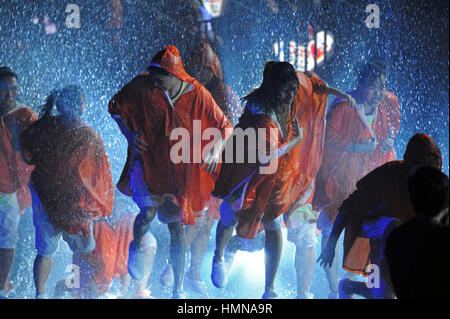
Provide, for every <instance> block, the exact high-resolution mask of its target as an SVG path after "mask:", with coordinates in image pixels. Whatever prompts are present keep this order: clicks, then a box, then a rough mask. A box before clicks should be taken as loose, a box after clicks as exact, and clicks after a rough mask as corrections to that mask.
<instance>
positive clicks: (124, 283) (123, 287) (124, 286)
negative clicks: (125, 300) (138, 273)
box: [119, 274, 131, 297]
mask: <svg viewBox="0 0 450 319" xmlns="http://www.w3.org/2000/svg"><path fill="white" fill-rule="evenodd" d="M130 282H131V276H130V274H123V275H122V276H120V277H119V283H120V285H119V287H120V288H119V291H120V296H121V297H126V295H127V292H128V287H129V286H130Z"/></svg>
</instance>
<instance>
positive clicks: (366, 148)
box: [354, 137, 377, 153]
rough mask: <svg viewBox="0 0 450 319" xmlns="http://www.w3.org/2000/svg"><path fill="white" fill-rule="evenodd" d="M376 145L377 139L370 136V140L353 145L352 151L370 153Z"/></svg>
mask: <svg viewBox="0 0 450 319" xmlns="http://www.w3.org/2000/svg"><path fill="white" fill-rule="evenodd" d="M376 147H377V139H376V138H375V137H372V138H371V139H370V140H368V141H365V142H364V143H359V144H355V145H354V152H356V153H372V152H373V151H375V149H376Z"/></svg>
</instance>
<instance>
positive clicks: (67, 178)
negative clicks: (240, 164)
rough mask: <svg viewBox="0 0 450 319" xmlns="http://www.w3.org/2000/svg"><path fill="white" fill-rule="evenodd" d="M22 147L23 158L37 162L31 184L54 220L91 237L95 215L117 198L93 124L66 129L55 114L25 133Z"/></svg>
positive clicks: (105, 211) (106, 210)
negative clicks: (90, 225) (91, 125)
mask: <svg viewBox="0 0 450 319" xmlns="http://www.w3.org/2000/svg"><path fill="white" fill-rule="evenodd" d="M82 125H83V124H82ZM22 145H23V151H24V153H25V154H26V157H25V158H29V159H30V161H31V162H32V163H33V164H34V165H35V169H34V171H33V173H32V175H31V185H32V186H33V188H34V189H35V190H36V192H37V194H38V196H39V199H40V200H41V202H42V204H43V206H44V210H45V212H46V213H47V215H48V217H49V219H50V221H51V222H52V223H53V224H54V225H55V226H57V227H58V228H60V229H62V230H64V231H67V232H69V233H72V234H76V235H83V236H86V237H88V236H89V224H90V222H91V218H100V217H105V216H109V215H110V214H111V211H112V208H113V202H114V184H113V182H112V176H111V167H110V164H109V161H108V157H107V155H106V153H105V149H104V146H103V142H102V140H101V137H100V135H99V134H98V133H97V132H95V131H94V129H92V128H91V127H89V126H81V127H74V128H66V127H64V126H62V125H61V124H60V120H59V119H58V118H55V117H52V118H50V119H48V120H45V121H44V122H40V123H39V122H38V123H36V125H33V126H31V127H30V128H29V129H28V130H27V131H25V132H24V133H23V134H22Z"/></svg>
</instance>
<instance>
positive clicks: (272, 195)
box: [213, 73, 326, 238]
mask: <svg viewBox="0 0 450 319" xmlns="http://www.w3.org/2000/svg"><path fill="white" fill-rule="evenodd" d="M297 76H298V78H299V81H300V87H299V92H298V94H297V97H296V100H295V104H294V105H295V107H294V110H293V118H295V117H299V116H300V120H301V121H303V123H302V125H303V124H305V122H306V119H307V116H306V114H305V115H304V117H303V112H307V113H308V114H309V112H311V114H314V113H315V112H319V113H320V112H323V110H322V111H320V109H323V108H325V104H326V91H325V82H323V81H322V80H321V79H319V78H318V77H315V76H314V77H311V78H309V77H307V76H306V75H304V74H300V73H298V74H297ZM313 105H314V106H313ZM300 108H301V112H302V115H300V114H299V113H298V111H299V109H300ZM308 108H310V109H308ZM316 108H317V109H316ZM322 121H323V118H322ZM292 123H293V122H292V121H290V122H289V124H288V136H286V137H284V138H283V137H282V135H281V132H280V130H279V129H278V126H277V124H276V123H275V122H274V120H272V119H271V118H270V117H269V116H268V115H266V114H252V111H250V110H249V109H248V108H246V109H245V111H244V114H243V115H242V116H241V118H240V119H239V124H238V125H237V126H236V128H238V127H240V128H242V129H243V130H244V131H245V129H246V128H249V127H252V128H266V131H267V132H269V129H270V128H276V129H277V132H278V140H274V139H273V138H272V137H271V136H270V135H269V134H267V136H266V146H268V145H271V147H272V148H280V147H282V146H283V145H286V144H287V143H288V142H289V141H290V140H291V139H293V127H292ZM305 126H306V127H307V128H309V125H305ZM313 126H314V125H313ZM319 127H320V125H319ZM311 131H312V132H315V131H314V130H313V129H311ZM304 134H305V136H307V135H306V130H305V129H304ZM314 134H315V133H314ZM258 138H260V137H259V136H258ZM302 141H303V142H301V143H299V144H298V145H296V146H295V147H294V148H293V149H292V150H291V151H290V152H289V153H287V154H286V155H284V156H283V157H281V158H279V159H278V168H277V171H276V172H275V173H274V174H266V175H262V174H260V173H259V169H258V166H259V164H257V163H254V164H252V163H242V164H241V163H236V161H234V162H233V163H224V164H223V167H222V171H221V173H220V177H219V180H218V182H217V184H216V189H215V190H214V193H213V194H214V195H215V196H218V197H222V198H223V197H226V196H228V195H229V194H231V193H232V192H233V191H234V190H235V189H236V187H237V186H238V185H239V184H241V182H242V181H243V179H244V178H248V179H249V182H248V186H247V189H246V193H245V199H244V203H243V206H242V208H241V209H240V210H239V211H237V212H236V215H237V216H238V218H239V223H238V225H237V228H236V231H237V233H238V235H239V236H241V237H245V238H254V237H255V235H256V234H257V233H258V232H259V231H260V230H261V229H262V224H261V222H266V221H271V220H273V219H275V218H277V217H278V216H280V215H282V214H284V213H286V211H287V210H288V209H289V207H290V206H291V205H292V204H293V203H294V202H295V200H297V199H298V198H299V197H300V196H301V195H302V194H303V193H304V192H305V191H306V190H307V189H308V187H309V186H310V184H311V182H310V181H309V182H308V177H306V176H305V177H306V178H304V177H302V175H303V171H302V170H301V169H300V165H301V164H302V162H301V158H302V157H301V154H300V151H301V150H304V147H311V148H312V151H314V150H315V149H316V146H315V143H317V141H316V142H314V141H315V139H314V138H311V137H310V138H308V139H306V140H302ZM303 143H304V144H303ZM306 144H307V145H308V146H306ZM257 145H259V143H258V141H257ZM319 145H320V141H319ZM319 148H320V146H319ZM248 150H249V149H248V146H247V145H246V148H245V151H246V152H248ZM268 151H269V148H268V147H267V148H266V153H267V152H268ZM256 152H258V151H256ZM234 154H236V152H234ZM245 158H247V154H246V157H245ZM299 159H300V160H299ZM307 162H308V161H306V162H305V163H307ZM313 165H314V164H313ZM313 178H314V177H313ZM311 180H312V179H311Z"/></svg>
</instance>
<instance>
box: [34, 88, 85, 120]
mask: <svg viewBox="0 0 450 319" xmlns="http://www.w3.org/2000/svg"><path fill="white" fill-rule="evenodd" d="M55 105H56V109H57V110H58V112H59V113H60V114H61V117H62V118H63V119H64V121H65V122H67V123H70V122H74V121H77V120H80V119H81V116H82V115H83V112H84V107H85V103H84V93H83V90H82V89H81V88H80V87H79V86H77V85H73V84H72V85H68V86H66V87H64V88H63V89H61V90H54V91H52V92H51V93H50V95H49V96H48V97H47V101H46V103H45V105H44V108H43V110H42V112H41V114H40V115H41V118H48V117H50V116H51V113H52V110H53V107H54V106H55Z"/></svg>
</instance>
